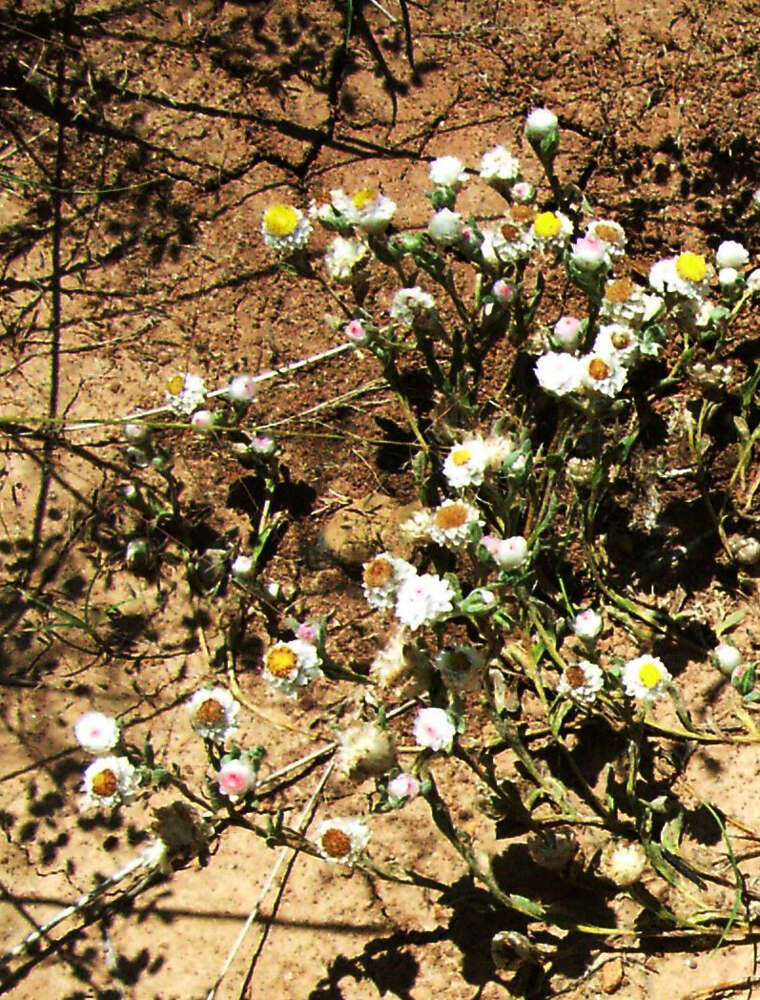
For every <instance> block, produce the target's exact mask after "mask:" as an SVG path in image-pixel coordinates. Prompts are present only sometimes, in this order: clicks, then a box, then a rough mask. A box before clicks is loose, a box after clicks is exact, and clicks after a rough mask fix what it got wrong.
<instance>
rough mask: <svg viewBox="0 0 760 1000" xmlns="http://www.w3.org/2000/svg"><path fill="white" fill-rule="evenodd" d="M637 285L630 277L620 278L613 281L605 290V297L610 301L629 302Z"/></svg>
mask: <svg viewBox="0 0 760 1000" xmlns="http://www.w3.org/2000/svg"><path fill="white" fill-rule="evenodd" d="M635 288H636V286H635V285H634V283H633V282H632V281H631V279H630V278H618V279H617V281H611V282H610V283H609V284H608V285H607V288H606V289H605V292H604V297H605V299H607V301H608V302H616V303H619V302H627V301H628V299H630V297H631V296H632V295H633V292H634V290H635Z"/></svg>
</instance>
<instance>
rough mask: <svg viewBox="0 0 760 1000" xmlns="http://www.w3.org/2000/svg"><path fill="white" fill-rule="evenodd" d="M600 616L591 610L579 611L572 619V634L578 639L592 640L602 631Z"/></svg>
mask: <svg viewBox="0 0 760 1000" xmlns="http://www.w3.org/2000/svg"><path fill="white" fill-rule="evenodd" d="M602 624H603V622H602V616H601V615H600V614H599V612H598V611H594V609H593V608H587V609H586V610H585V611H581V612H580V614H577V615H576V616H575V618H574V619H573V632H575V634H576V635H577V636H578V638H579V639H584V640H593V639H596V637H597V636H598V635H599V633H600V632H601V631H602Z"/></svg>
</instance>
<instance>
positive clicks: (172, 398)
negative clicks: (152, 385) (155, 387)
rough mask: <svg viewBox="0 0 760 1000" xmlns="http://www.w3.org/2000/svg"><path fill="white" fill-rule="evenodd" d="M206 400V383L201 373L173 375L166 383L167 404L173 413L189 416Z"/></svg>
mask: <svg viewBox="0 0 760 1000" xmlns="http://www.w3.org/2000/svg"><path fill="white" fill-rule="evenodd" d="M205 400H206V385H205V383H204V381H203V379H202V378H201V377H200V375H191V374H189V373H187V374H185V375H172V377H171V378H170V379H169V381H168V382H167V383H166V405H167V406H168V407H169V409H170V410H171V411H172V413H177V414H181V415H183V416H186V417H189V416H190V415H191V414H192V413H194V412H195V411H196V410H198V409H200V408H201V406H202V405H203V403H204V402H205Z"/></svg>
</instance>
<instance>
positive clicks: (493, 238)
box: [480, 220, 533, 271]
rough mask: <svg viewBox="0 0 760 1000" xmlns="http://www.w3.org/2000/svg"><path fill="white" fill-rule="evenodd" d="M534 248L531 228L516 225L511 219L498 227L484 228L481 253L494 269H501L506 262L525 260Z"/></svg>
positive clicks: (512, 262)
mask: <svg viewBox="0 0 760 1000" xmlns="http://www.w3.org/2000/svg"><path fill="white" fill-rule="evenodd" d="M532 249H533V240H532V238H531V234H530V229H528V228H527V227H525V226H520V225H516V224H515V223H514V222H512V221H511V220H509V221H507V222H505V223H504V224H503V225H501V226H500V227H499V228H498V229H484V230H483V242H482V243H481V244H480V255H481V257H482V258H483V261H484V262H485V263H486V264H487V265H488V266H489V267H491V268H493V269H494V270H497V271H498V270H500V269H501V267H502V266H503V265H504V264H514V263H515V262H516V261H518V260H523V259H524V258H525V257H527V256H528V255H529V254H530V252H531V251H532Z"/></svg>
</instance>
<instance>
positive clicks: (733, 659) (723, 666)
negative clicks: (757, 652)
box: [712, 642, 742, 677]
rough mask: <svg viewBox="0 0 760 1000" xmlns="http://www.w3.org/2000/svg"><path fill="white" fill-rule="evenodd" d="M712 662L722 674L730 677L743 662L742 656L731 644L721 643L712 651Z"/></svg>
mask: <svg viewBox="0 0 760 1000" xmlns="http://www.w3.org/2000/svg"><path fill="white" fill-rule="evenodd" d="M712 661H713V663H714V664H715V666H716V667H717V668H718V670H720V672H721V673H722V674H725V675H726V676H727V677H730V676H731V674H732V673H733V672H734V670H736V668H737V667H738V666H739V665H740V664H741V662H742V654H741V653H740V652H739V650H738V649H737V648H736V646H733V645H731V643H729V642H721V643H719V644H718V645H717V646H716V647H715V649H714V650H713V651H712Z"/></svg>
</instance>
